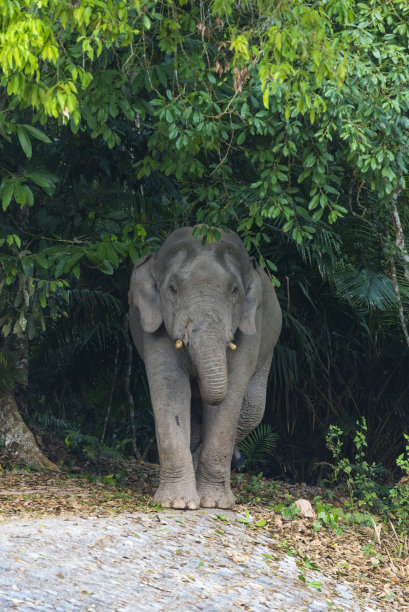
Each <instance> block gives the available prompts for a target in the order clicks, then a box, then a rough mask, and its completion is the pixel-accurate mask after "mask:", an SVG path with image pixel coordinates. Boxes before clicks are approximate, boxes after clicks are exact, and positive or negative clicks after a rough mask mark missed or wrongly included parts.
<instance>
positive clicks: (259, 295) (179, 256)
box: [129, 227, 281, 510]
mask: <svg viewBox="0 0 409 612" xmlns="http://www.w3.org/2000/svg"><path fill="white" fill-rule="evenodd" d="M193 229H194V228H192V227H185V228H182V229H178V230H176V231H174V232H173V233H172V234H170V235H169V236H168V238H167V239H166V240H165V242H164V243H163V245H162V247H161V249H160V250H159V252H158V253H157V254H156V255H147V256H146V257H142V258H141V259H139V260H138V261H136V262H135V264H134V268H133V272H132V278H131V287H130V291H129V321H130V328H131V332H132V336H133V339H134V342H135V345H136V348H137V350H138V353H139V354H140V355H141V357H142V359H143V360H144V362H145V367H146V372H147V376H148V381H149V389H150V394H151V399H152V406H153V411H154V415H155V427H156V438H157V443H158V450H159V460H160V481H159V488H158V490H157V491H156V494H155V497H154V500H155V501H156V502H157V503H159V504H160V505H161V506H165V507H172V508H187V509H190V510H194V509H196V508H198V507H199V505H201V506H203V507H206V508H232V507H233V506H234V503H235V500H234V496H233V493H232V491H231V488H230V466H231V459H232V455H233V451H234V449H235V445H236V444H237V443H238V442H239V441H240V440H242V439H243V438H244V437H245V436H246V435H247V434H249V433H250V432H251V431H252V430H253V429H254V428H255V427H256V426H257V425H258V423H259V422H260V421H261V418H262V416H263V413H264V408H265V401H266V387H267V377H268V373H269V370H270V365H271V359H272V356H273V349H274V346H275V344H276V342H277V339H278V336H279V334H280V330H281V309H280V306H279V304H278V300H277V297H276V294H275V291H274V288H273V285H272V283H271V281H270V279H269V278H268V276H267V274H266V273H265V272H264V271H263V270H261V269H260V268H259V267H258V266H257V265H256V264H255V262H254V260H252V259H251V258H250V257H249V255H248V253H247V251H246V249H245V248H244V245H243V243H242V241H241V240H240V238H239V237H238V235H237V234H235V233H234V232H229V233H224V232H220V233H221V239H220V240H218V241H214V242H213V243H211V244H210V243H209V242H207V243H206V244H205V245H203V244H202V240H201V238H194V237H193Z"/></svg>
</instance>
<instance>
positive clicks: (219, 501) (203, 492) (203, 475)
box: [196, 399, 241, 508]
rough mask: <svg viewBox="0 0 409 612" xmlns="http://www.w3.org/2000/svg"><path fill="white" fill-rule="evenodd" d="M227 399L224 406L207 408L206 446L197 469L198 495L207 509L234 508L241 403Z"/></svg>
mask: <svg viewBox="0 0 409 612" xmlns="http://www.w3.org/2000/svg"><path fill="white" fill-rule="evenodd" d="M229 403H230V406H229V405H228V404H229ZM232 403H233V405H231V402H229V401H228V399H226V400H225V401H224V402H223V404H221V405H220V406H208V405H206V406H205V409H204V411H203V443H202V449H201V453H200V457H199V463H198V467H197V474H196V480H197V491H198V494H199V497H200V505H201V506H203V507H204V508H233V507H234V505H235V498H234V495H233V492H232V490H231V486H230V466H231V458H232V455H233V450H234V445H235V440H236V428H237V421H238V418H239V412H240V405H241V401H240V400H236V401H235V402H232Z"/></svg>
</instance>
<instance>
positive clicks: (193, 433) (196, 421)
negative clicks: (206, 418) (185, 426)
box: [190, 397, 202, 472]
mask: <svg viewBox="0 0 409 612" xmlns="http://www.w3.org/2000/svg"><path fill="white" fill-rule="evenodd" d="M201 448H202V402H201V400H200V399H199V398H195V397H193V398H192V413H191V419H190V452H191V453H192V459H193V468H194V470H195V472H196V471H197V464H198V462H199V456H200V451H201Z"/></svg>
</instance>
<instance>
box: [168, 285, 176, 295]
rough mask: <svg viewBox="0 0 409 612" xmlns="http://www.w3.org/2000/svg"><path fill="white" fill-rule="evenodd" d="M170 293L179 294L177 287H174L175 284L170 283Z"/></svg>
mask: <svg viewBox="0 0 409 612" xmlns="http://www.w3.org/2000/svg"><path fill="white" fill-rule="evenodd" d="M169 291H170V292H171V293H173V294H176V293H177V290H176V287H175V285H174V284H173V283H170V285H169Z"/></svg>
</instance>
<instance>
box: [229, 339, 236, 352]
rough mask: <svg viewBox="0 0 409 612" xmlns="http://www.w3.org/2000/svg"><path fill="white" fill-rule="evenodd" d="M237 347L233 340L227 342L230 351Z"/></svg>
mask: <svg viewBox="0 0 409 612" xmlns="http://www.w3.org/2000/svg"><path fill="white" fill-rule="evenodd" d="M236 348H237V346H236V345H235V344H234V342H231V341H230V342H229V349H231V350H232V351H235V350H236Z"/></svg>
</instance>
